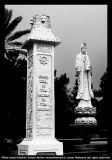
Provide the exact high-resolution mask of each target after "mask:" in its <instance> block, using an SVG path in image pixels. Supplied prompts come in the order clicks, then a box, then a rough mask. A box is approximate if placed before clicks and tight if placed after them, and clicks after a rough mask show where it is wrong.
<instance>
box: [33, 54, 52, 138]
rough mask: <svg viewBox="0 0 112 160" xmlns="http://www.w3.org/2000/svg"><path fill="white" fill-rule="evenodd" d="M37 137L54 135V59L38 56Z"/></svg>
mask: <svg viewBox="0 0 112 160" xmlns="http://www.w3.org/2000/svg"><path fill="white" fill-rule="evenodd" d="M36 58H37V74H36V77H37V79H36V81H37V85H36V135H37V136H50V135H52V125H53V124H52V121H53V120H52V89H51V88H52V83H51V82H52V76H51V73H52V57H51V56H50V55H41V54H40V55H37V57H36Z"/></svg>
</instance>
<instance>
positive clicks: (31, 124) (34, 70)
mask: <svg viewBox="0 0 112 160" xmlns="http://www.w3.org/2000/svg"><path fill="white" fill-rule="evenodd" d="M30 23H31V25H32V28H31V32H30V34H29V36H28V38H27V40H26V41H25V43H24V44H23V46H22V48H23V49H27V51H28V54H27V106H26V138H25V139H24V140H23V141H22V142H21V143H20V144H19V145H18V155H49V154H50V155H63V143H62V142H59V141H58V140H57V139H56V138H55V107H54V106H55V104H54V47H56V46H57V45H59V44H60V40H59V38H58V37H54V35H53V33H52V32H51V24H50V17H49V16H45V15H36V16H34V17H33V18H32V20H31V22H30Z"/></svg>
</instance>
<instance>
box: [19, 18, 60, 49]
mask: <svg viewBox="0 0 112 160" xmlns="http://www.w3.org/2000/svg"><path fill="white" fill-rule="evenodd" d="M30 24H31V32H30V33H29V36H28V38H27V40H26V41H25V43H24V44H23V45H22V47H21V48H22V49H27V47H28V46H29V43H31V42H32V41H39V42H40V41H41V42H47V43H50V44H51V43H52V44H53V45H54V46H57V45H58V44H60V43H61V41H60V39H59V38H58V37H55V36H54V34H53V33H52V32H51V22H50V17H49V16H46V15H35V16H33V17H32V18H31V20H30Z"/></svg>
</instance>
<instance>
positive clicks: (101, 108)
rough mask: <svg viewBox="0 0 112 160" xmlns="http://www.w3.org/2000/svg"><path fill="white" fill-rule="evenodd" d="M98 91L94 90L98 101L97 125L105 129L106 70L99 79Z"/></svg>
mask: <svg viewBox="0 0 112 160" xmlns="http://www.w3.org/2000/svg"><path fill="white" fill-rule="evenodd" d="M99 86H100V89H99V90H95V91H94V94H95V96H96V98H98V99H99V105H98V111H97V118H98V120H99V123H101V124H102V125H104V126H105V127H107V124H108V107H109V105H108V68H107V69H106V72H105V73H104V74H103V75H102V77H101V79H100V85H99Z"/></svg>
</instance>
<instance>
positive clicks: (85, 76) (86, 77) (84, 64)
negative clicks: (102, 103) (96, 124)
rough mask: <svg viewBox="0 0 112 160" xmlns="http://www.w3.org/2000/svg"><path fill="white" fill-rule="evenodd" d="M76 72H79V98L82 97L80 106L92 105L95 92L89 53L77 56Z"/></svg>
mask: <svg viewBox="0 0 112 160" xmlns="http://www.w3.org/2000/svg"><path fill="white" fill-rule="evenodd" d="M75 68H76V72H78V73H79V84H78V85H79V86H78V94H77V97H76V98H77V99H80V102H79V105H78V107H79V106H80V107H85V106H86V107H92V105H91V97H94V96H93V92H92V89H91V74H92V71H91V66H90V61H89V57H88V55H87V54H85V55H83V54H82V53H80V54H78V55H77V56H76V66H75Z"/></svg>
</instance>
